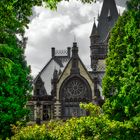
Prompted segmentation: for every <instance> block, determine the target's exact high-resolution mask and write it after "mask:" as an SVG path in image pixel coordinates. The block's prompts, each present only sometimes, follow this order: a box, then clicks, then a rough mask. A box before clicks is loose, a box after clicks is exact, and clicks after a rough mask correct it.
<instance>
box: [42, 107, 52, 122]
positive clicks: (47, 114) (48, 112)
mask: <svg viewBox="0 0 140 140" xmlns="http://www.w3.org/2000/svg"><path fill="white" fill-rule="evenodd" d="M50 118H51V106H50V105H43V120H44V121H46V120H49V119H50Z"/></svg>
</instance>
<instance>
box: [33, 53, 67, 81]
mask: <svg viewBox="0 0 140 140" xmlns="http://www.w3.org/2000/svg"><path fill="white" fill-rule="evenodd" d="M63 58H64V59H66V60H67V62H68V61H69V58H68V57H67V56H55V57H53V58H51V59H50V60H49V62H48V63H47V64H46V65H45V66H44V67H43V68H42V70H41V71H40V72H39V74H38V75H37V76H36V77H35V79H34V83H35V82H36V80H37V79H38V78H39V77H40V75H41V73H42V72H43V71H44V70H45V69H46V67H48V65H49V64H50V63H51V62H52V61H53V60H54V61H55V62H56V63H57V64H58V65H59V66H60V67H61V68H63V67H65V66H64V64H63V62H62V60H63Z"/></svg>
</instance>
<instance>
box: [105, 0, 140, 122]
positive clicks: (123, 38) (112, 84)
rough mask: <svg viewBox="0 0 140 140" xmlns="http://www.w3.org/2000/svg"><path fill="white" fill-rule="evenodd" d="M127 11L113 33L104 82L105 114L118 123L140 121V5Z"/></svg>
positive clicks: (130, 5)
mask: <svg viewBox="0 0 140 140" xmlns="http://www.w3.org/2000/svg"><path fill="white" fill-rule="evenodd" d="M127 7H128V9H127V11H126V12H125V13H124V14H123V15H122V16H121V17H120V18H119V20H118V22H117V24H116V25H115V27H114V29H113V30H112V33H111V38H110V41H109V52H108V58H107V60H106V65H107V67H106V73H105V77H104V79H103V92H104V95H105V97H106V103H105V104H104V111H105V112H106V113H107V114H108V115H109V117H110V118H111V119H115V120H118V121H125V120H132V119H134V118H137V120H139V119H140V118H139V114H140V20H139V19H140V1H139V0H130V1H129V2H128V3H127ZM138 118H139V119H138ZM135 120H136V119H135Z"/></svg>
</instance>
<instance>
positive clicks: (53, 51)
mask: <svg viewBox="0 0 140 140" xmlns="http://www.w3.org/2000/svg"><path fill="white" fill-rule="evenodd" d="M54 56H55V48H52V58H53V57H54Z"/></svg>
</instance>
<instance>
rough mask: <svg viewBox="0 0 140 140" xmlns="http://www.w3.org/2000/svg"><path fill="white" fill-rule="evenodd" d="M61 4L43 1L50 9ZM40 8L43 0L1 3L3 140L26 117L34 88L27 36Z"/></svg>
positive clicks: (0, 134) (0, 120) (0, 116)
mask: <svg viewBox="0 0 140 140" xmlns="http://www.w3.org/2000/svg"><path fill="white" fill-rule="evenodd" d="M59 1H61V0H43V2H45V3H46V7H49V8H51V9H55V8H56V7H57V3H58V2H59ZM91 1H92V0H86V1H85V0H83V2H91ZM41 5H42V0H0V128H1V129H0V137H2V138H3V139H4V138H5V137H6V136H10V135H11V129H10V124H16V121H19V120H21V119H22V118H24V116H25V115H26V114H27V110H26V109H25V108H24V106H25V104H26V102H27V100H28V99H29V95H30V91H31V88H32V87H31V76H30V68H29V67H28V66H27V64H26V61H25V56H24V50H25V46H26V41H27V38H25V37H24V32H25V28H28V23H29V16H31V15H32V7H33V6H41ZM17 36H19V37H20V39H19V38H18V37H17Z"/></svg>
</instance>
